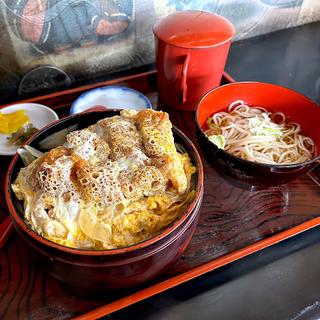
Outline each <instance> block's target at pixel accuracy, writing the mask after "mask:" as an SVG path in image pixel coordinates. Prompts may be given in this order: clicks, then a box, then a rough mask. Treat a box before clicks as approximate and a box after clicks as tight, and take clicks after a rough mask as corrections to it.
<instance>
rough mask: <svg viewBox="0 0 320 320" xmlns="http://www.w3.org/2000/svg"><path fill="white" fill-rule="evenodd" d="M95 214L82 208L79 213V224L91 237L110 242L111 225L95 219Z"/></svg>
mask: <svg viewBox="0 0 320 320" xmlns="http://www.w3.org/2000/svg"><path fill="white" fill-rule="evenodd" d="M94 218H95V217H94V216H91V214H90V213H89V212H88V211H87V210H85V209H82V210H81V211H80V215H79V226H80V229H81V230H82V232H83V233H84V234H85V235H86V236H88V237H89V238H91V239H94V240H99V241H102V242H110V240H111V239H110V238H111V226H110V225H108V224H104V223H101V222H98V221H94V220H96V219H94Z"/></svg>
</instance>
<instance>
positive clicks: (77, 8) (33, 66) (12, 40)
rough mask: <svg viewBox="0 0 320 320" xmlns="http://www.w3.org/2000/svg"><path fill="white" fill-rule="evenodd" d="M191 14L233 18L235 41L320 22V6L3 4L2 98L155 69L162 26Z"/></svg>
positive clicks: (99, 1)
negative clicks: (155, 30)
mask: <svg viewBox="0 0 320 320" xmlns="http://www.w3.org/2000/svg"><path fill="white" fill-rule="evenodd" d="M189 9H197V10H205V11H211V12H216V13H218V14H220V15H222V16H224V17H226V18H228V19H229V20H230V21H231V22H232V23H233V24H234V25H235V27H236V36H235V39H234V40H235V41H236V40H239V39H244V38H248V37H252V36H255V35H259V34H264V33H268V32H271V31H275V30H278V29H284V28H289V27H292V26H296V25H300V24H304V23H309V22H312V21H317V20H320V1H319V0H153V1H152V0H0V28H1V33H0V45H1V53H0V70H1V72H0V94H1V96H8V95H9V96H10V95H12V96H15V97H17V93H18V91H19V92H20V94H21V95H23V94H25V93H30V92H31V93H33V94H37V93H38V92H39V90H41V88H48V87H50V86H51V85H54V84H59V83H60V82H61V83H63V82H64V81H62V80H61V79H64V80H65V79H68V81H69V82H68V83H70V82H72V81H82V80H88V79H93V78H94V77H96V76H99V75H102V74H107V73H112V72H115V71H118V70H123V69H129V68H132V67H136V66H140V65H145V64H149V63H152V62H154V40H153V34H152V25H153V24H154V22H155V21H156V20H157V19H160V18H161V17H163V16H165V15H167V14H170V13H172V12H174V11H180V10H189ZM52 66H53V67H57V68H58V69H60V70H61V72H60V71H57V70H55V69H54V68H52ZM39 67H40V68H39ZM50 68H51V69H50ZM30 70H34V71H33V72H31V73H29V74H28V72H30ZM48 70H49V71H50V70H51V71H50V72H48ZM52 73H53V74H54V75H52ZM26 74H28V75H27V77H26V78H25V79H23V77H24V76H25V75H26ZM50 74H51V75H52V76H51V78H50ZM22 79H23V81H24V83H23V85H24V87H22V86H21V80H22ZM59 81H60V82H59ZM19 84H20V87H19ZM21 88H22V89H21Z"/></svg>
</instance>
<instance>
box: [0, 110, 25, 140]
mask: <svg viewBox="0 0 320 320" xmlns="http://www.w3.org/2000/svg"><path fill="white" fill-rule="evenodd" d="M27 122H29V117H28V116H27V114H26V111H25V110H19V111H15V112H11V113H0V133H3V134H11V133H14V132H16V131H17V130H18V129H19V128H21V127H22V126H23V125H24V124H26V123H27Z"/></svg>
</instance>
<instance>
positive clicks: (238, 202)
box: [0, 71, 320, 319]
mask: <svg viewBox="0 0 320 320" xmlns="http://www.w3.org/2000/svg"><path fill="white" fill-rule="evenodd" d="M155 75H156V74H155V71H150V72H145V73H143V74H138V75H131V76H127V77H123V78H121V79H115V80H109V81H107V82H104V83H99V84H95V85H90V86H86V87H81V88H77V89H71V90H67V91H64V92H60V93H54V94H51V95H47V96H43V97H37V98H34V99H30V100H29V101H32V102H38V103H42V104H45V105H48V106H50V107H52V108H53V109H55V110H56V111H57V113H58V114H59V115H60V116H61V117H62V116H65V115H67V114H68V112H69V107H70V103H71V102H72V101H73V100H74V99H75V98H76V97H77V96H78V95H80V94H81V93H82V92H83V91H85V90H88V89H90V88H93V87H97V86H102V85H107V84H112V83H118V84H121V85H126V86H130V87H132V88H134V89H137V90H139V91H141V92H143V93H144V94H146V95H147V96H148V97H149V98H150V99H151V101H152V102H153V103H154V104H157V90H156V81H155ZM230 81H233V80H232V79H231V78H230V77H229V76H228V75H225V76H224V78H223V81H222V83H228V82H230ZM169 114H170V118H171V121H172V122H173V123H174V124H175V125H176V126H178V127H179V128H180V129H182V130H183V131H184V132H185V133H186V134H187V135H188V136H189V137H190V138H191V139H192V140H193V141H194V142H195V144H196V145H197V146H198V143H197V139H196V135H195V124H194V114H193V113H191V112H181V111H173V110H170V111H169ZM198 148H199V147H198ZM200 152H201V156H202V157H203V161H204V167H205V195H204V198H203V203H202V206H201V213H200V218H199V222H198V225H197V229H196V232H195V234H194V236H193V238H192V240H191V243H190V245H189V246H188V248H187V250H186V251H185V253H184V254H183V256H182V257H181V258H180V259H179V260H178V261H177V262H176V264H175V265H174V266H173V267H172V268H171V269H170V270H169V271H168V272H167V273H166V274H164V275H162V276H161V277H158V278H157V279H155V280H153V281H152V282H149V283H147V284H145V285H144V286H142V287H139V288H135V289H132V290H130V291H121V292H118V293H114V292H111V293H107V294H106V295H105V296H99V297H93V296H92V297H82V298H80V297H77V296H76V295H75V294H74V293H70V292H68V291H67V290H66V289H65V288H64V287H63V286H62V285H61V284H60V283H59V282H58V281H57V280H55V279H53V278H51V277H50V276H48V275H47V274H46V273H45V272H44V270H42V269H41V268H40V267H38V266H37V265H36V263H35V262H34V261H32V260H31V259H30V256H29V254H28V251H27V249H26V247H25V245H24V243H23V242H22V241H21V240H20V239H19V238H18V237H17V236H16V234H15V232H11V235H10V237H9V238H8V239H7V241H6V242H5V245H4V247H3V248H2V249H1V251H0V257H1V260H0V319H4V318H8V319H16V318H17V319H27V318H28V319H51V318H57V319H68V318H71V317H76V318H78V319H96V318H98V317H101V316H103V315H106V314H109V313H112V312H114V311H116V310H119V309H121V308H124V307H126V306H128V305H130V304H133V303H135V302H137V301H140V300H142V299H145V298H148V297H150V296H153V295H155V294H157V293H159V292H162V291H164V290H167V289H169V288H172V287H174V286H176V285H179V284H180V283H183V282H185V281H188V280H190V279H193V278H195V277H198V276H200V275H202V274H204V273H206V272H209V271H212V270H214V269H216V268H218V267H221V266H223V265H226V264H228V263H230V262H232V261H235V260H237V259H239V258H242V257H244V256H246V255H249V254H251V253H253V252H256V251H258V250H261V249H263V248H266V247H268V246H270V245H272V244H274V243H277V242H279V241H282V240H284V239H287V238H289V237H291V236H293V235H296V234H298V233H300V232H303V231H305V230H307V229H310V228H312V227H314V226H316V225H319V224H320V213H319V208H320V185H319V181H320V169H319V168H316V169H315V170H313V172H312V173H309V174H308V175H306V176H304V177H302V178H300V179H299V180H296V181H294V182H292V183H289V184H287V185H283V186H278V187H273V188H268V189H263V190H256V189H254V188H251V189H244V188H243V187H242V186H239V185H238V183H234V182H230V181H227V180H226V179H225V178H223V177H221V176H220V175H219V174H218V173H217V172H216V171H215V170H214V168H213V167H212V166H211V165H210V163H209V162H208V159H207V158H206V155H205V154H204V152H203V151H202V150H200ZM10 160H11V159H10V158H9V157H0V179H1V193H0V201H1V202H0V204H1V212H0V223H1V225H0V232H1V231H2V229H6V225H5V223H4V222H7V220H5V218H6V217H7V215H8V213H7V208H6V205H5V202H4V192H3V188H4V186H3V183H4V175H5V173H6V169H7V166H8V164H9V162H10ZM9 233H10V232H8V233H7V235H8V234H9ZM0 240H1V239H0ZM83 281H85V279H83Z"/></svg>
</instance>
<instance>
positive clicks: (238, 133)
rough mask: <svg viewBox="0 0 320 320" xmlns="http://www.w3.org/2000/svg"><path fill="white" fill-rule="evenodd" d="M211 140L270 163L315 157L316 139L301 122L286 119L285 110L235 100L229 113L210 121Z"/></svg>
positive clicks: (233, 150) (229, 151)
mask: <svg viewBox="0 0 320 320" xmlns="http://www.w3.org/2000/svg"><path fill="white" fill-rule="evenodd" d="M207 125H208V127H209V129H208V130H206V131H205V134H206V135H207V137H208V139H209V140H210V141H212V142H213V143H214V144H216V145H217V147H218V148H221V149H223V150H225V151H226V152H228V153H230V154H232V155H234V156H236V157H240V158H242V159H245V160H249V161H254V162H260V163H266V164H295V163H300V162H304V161H308V160H310V159H312V157H313V155H314V153H315V144H314V142H313V140H312V139H311V138H309V137H306V136H304V135H302V134H301V128H300V125H299V124H297V123H295V122H289V121H287V120H286V117H285V115H284V114H283V113H282V112H276V113H271V112H268V111H267V110H266V109H264V108H262V107H250V106H248V105H247V104H246V103H245V102H244V101H241V100H238V101H235V102H233V103H231V104H230V105H229V107H228V112H224V111H222V112H218V113H215V114H214V115H212V116H211V117H209V118H208V120H207Z"/></svg>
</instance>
